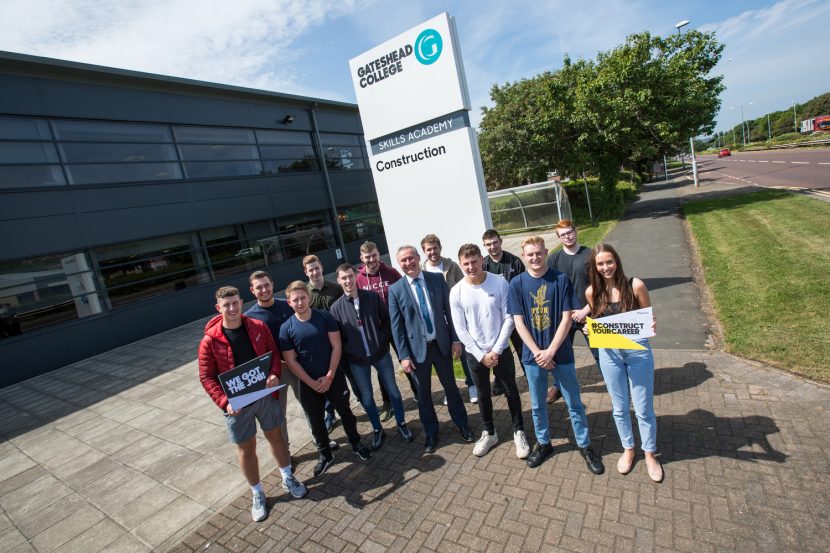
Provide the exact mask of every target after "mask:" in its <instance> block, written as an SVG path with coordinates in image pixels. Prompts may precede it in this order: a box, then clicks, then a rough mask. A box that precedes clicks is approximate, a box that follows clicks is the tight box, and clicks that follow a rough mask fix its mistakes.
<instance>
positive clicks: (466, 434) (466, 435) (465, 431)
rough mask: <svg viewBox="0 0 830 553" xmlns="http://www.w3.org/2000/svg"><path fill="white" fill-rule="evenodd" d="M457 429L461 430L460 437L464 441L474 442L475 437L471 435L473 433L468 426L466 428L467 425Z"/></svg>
mask: <svg viewBox="0 0 830 553" xmlns="http://www.w3.org/2000/svg"><path fill="white" fill-rule="evenodd" d="M459 431H460V432H461V439H462V440H464V441H465V442H474V441H475V437H474V436H473V433H472V432H470V429H469V428H467V427H464V428H459Z"/></svg>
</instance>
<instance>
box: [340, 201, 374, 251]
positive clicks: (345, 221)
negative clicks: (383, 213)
mask: <svg viewBox="0 0 830 553" xmlns="http://www.w3.org/2000/svg"><path fill="white" fill-rule="evenodd" d="M337 217H338V220H339V221H340V232H341V233H342V234H343V241H344V242H356V241H358V240H366V239H368V238H372V237H374V236H378V235H379V234H383V223H382V221H381V218H380V209H379V208H378V204H377V203H375V202H371V203H366V204H359V205H354V206H349V207H341V208H339V209H338V210H337Z"/></svg>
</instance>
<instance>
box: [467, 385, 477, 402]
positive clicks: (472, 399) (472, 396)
mask: <svg viewBox="0 0 830 553" xmlns="http://www.w3.org/2000/svg"><path fill="white" fill-rule="evenodd" d="M467 391H468V392H470V403H478V388H476V387H475V386H469V387H468V388H467Z"/></svg>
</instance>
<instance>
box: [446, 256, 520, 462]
mask: <svg viewBox="0 0 830 553" xmlns="http://www.w3.org/2000/svg"><path fill="white" fill-rule="evenodd" d="M458 261H459V263H460V265H461V269H462V271H464V274H465V276H464V279H463V280H461V281H460V282H459V283H458V284H456V285H455V286H454V287H453V288H452V290H450V307H451V309H452V318H453V325H454V326H455V331H456V334H458V339H459V340H461V343H462V344H464V348H465V355H466V356H467V363H468V365H469V366H470V368H471V372H472V374H473V380H474V381H475V384H476V386H477V388H478V408H479V411H480V413H481V419H482V422H483V424H484V431H483V432H482V433H481V438H479V440H478V441H477V442H476V444H475V446H474V447H473V454H474V455H476V456H478V457H481V456H483V455H486V454H487V452H488V451H490V449H491V448H492V447H493V446H495V445H496V444H497V443H498V441H499V439H498V436H497V434H496V429H495V425H494V422H493V399H492V394H491V390H490V370H491V369H492V370H493V373H494V374H495V375H496V377H497V378H498V379H499V380H500V381H501V382H502V384H504V391H505V396H506V397H507V407H508V408H509V409H510V417H511V418H512V419H513V442H514V443H515V445H516V456H517V457H518V458H519V459H525V458H527V456H528V454H529V453H530V446H529V445H528V443H527V436H526V435H525V432H524V421H523V419H522V403H521V399H520V396H519V390H518V388H517V387H516V365H515V363H514V361H513V353H512V352H511V351H510V346H509V343H510V334H511V333H512V332H513V316H512V315H510V314H509V313H508V312H507V299H508V296H509V286H508V284H507V281H506V280H505V279H503V278H501V277H499V276H497V275H494V274H492V273H488V272H486V271H485V270H484V258H483V257H482V255H481V250H480V249H479V247H478V246H476V245H475V244H465V245H463V246H461V248H460V249H459V250H458Z"/></svg>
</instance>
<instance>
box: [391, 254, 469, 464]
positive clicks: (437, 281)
mask: <svg viewBox="0 0 830 553" xmlns="http://www.w3.org/2000/svg"><path fill="white" fill-rule="evenodd" d="M397 260H398V265H400V267H401V270H402V271H403V272H404V275H405V277H404V278H402V279H400V280H399V281H398V282H396V283H394V284H393V285H392V286H390V287H389V318H390V320H391V322H392V338H393V340H394V342H395V347H396V348H397V350H398V358H399V359H400V361H401V367H403V370H404V371H406V372H407V373H408V374H414V375H415V380H416V382H417V385H418V397H419V398H421V401H419V402H418V411H419V414H420V417H421V425H422V426H423V428H424V433H425V434H426V441H425V443H424V447H425V450H426V452H427V453H433V452H435V445H436V439H437V437H438V417H437V416H436V414H435V407H434V406H433V404H432V401H430V398H431V397H432V367H433V366H434V367H435V371H436V372H437V373H438V379H439V380H440V381H441V386H442V387H443V388H444V392H446V394H447V406H448V408H449V411H450V417H451V418H452V420H453V422H454V423H455V425H456V426H457V427H458V429H459V430H460V431H461V437H462V438H463V439H464V441H467V442H472V441H473V434H472V432H470V429H469V427H468V424H467V411H466V409H465V408H464V401H463V400H462V399H461V393H460V392H459V391H458V386H457V385H456V383H455V375H454V374H453V368H452V358H453V357H455V358H458V357H459V356H460V355H461V342H459V340H458V336H457V335H456V334H455V329H453V326H452V315H451V313H450V290H449V288H448V287H447V283H446V282H445V281H444V278H443V277H442V276H441V275H438V274H435V273H427V272H424V271H421V266H420V264H419V262H420V260H421V257H420V256H419V255H418V250H416V249H415V247H414V246H401V247H400V248H398V252H397Z"/></svg>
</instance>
